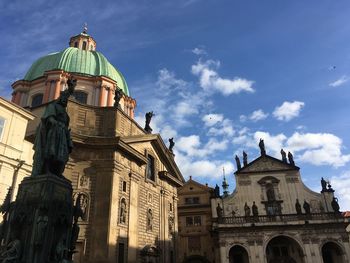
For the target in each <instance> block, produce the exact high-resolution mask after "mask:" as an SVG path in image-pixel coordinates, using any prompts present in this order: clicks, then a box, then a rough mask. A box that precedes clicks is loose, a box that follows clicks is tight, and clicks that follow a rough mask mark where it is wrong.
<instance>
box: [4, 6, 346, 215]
mask: <svg viewBox="0 0 350 263" xmlns="http://www.w3.org/2000/svg"><path fill="white" fill-rule="evenodd" d="M95 2H98V3H95ZM349 13H350V2H349V1H345V0H344V1H342V0H340V1H331V0H330V1H312V0H310V1H277V0H275V1H269V0H266V1H260V0H249V1H243V0H242V1H236V0H235V1H232V0H215V1H214V0H213V1H212V0H206V1H204V0H178V1H168V0H162V1H60V3H59V4H58V2H57V1H46V0H34V1H2V2H1V3H0V19H1V23H0V34H1V36H2V38H1V39H2V48H1V49H0V57H1V63H0V95H1V96H5V97H7V98H9V97H10V94H11V86H10V85H11V83H12V82H13V81H15V80H17V79H21V78H23V77H24V74H25V73H26V70H28V68H29V67H30V65H31V64H32V63H33V62H34V61H35V59H37V58H39V57H40V56H43V55H46V54H48V53H51V52H55V51H60V50H62V49H64V48H66V47H67V45H68V40H69V37H70V36H73V35H76V34H78V33H80V32H81V30H82V25H83V23H84V22H87V23H88V28H89V30H88V32H89V34H91V35H92V36H93V37H94V38H95V39H96V41H97V50H98V51H100V52H102V53H103V54H104V55H105V56H106V57H107V58H108V59H109V61H110V62H111V63H112V64H113V65H115V66H116V67H117V68H118V69H119V70H120V71H121V72H122V73H123V74H124V76H125V78H126V81H127V82H128V85H129V89H130V93H131V96H132V97H134V98H136V100H137V109H136V116H137V117H136V119H137V120H138V121H140V123H141V125H143V122H144V114H145V112H147V111H150V110H153V111H154V112H155V114H156V116H155V117H154V119H153V120H152V123H151V126H152V127H153V128H154V131H157V132H160V133H161V134H162V136H163V138H164V140H165V141H166V142H167V139H168V138H169V137H174V138H175V143H176V144H175V154H176V160H177V162H178V165H179V167H180V169H181V170H182V172H183V174H184V176H185V178H188V176H189V175H192V176H193V177H194V178H195V179H196V180H198V181H200V182H203V183H205V182H208V183H209V184H210V185H212V186H214V185H215V184H216V183H218V184H221V182H222V167H225V172H226V176H227V177H228V182H229V184H230V189H231V191H232V189H233V187H234V178H233V171H234V170H235V167H234V166H235V164H234V161H233V156H234V155H235V154H239V155H240V156H241V153H242V150H245V151H246V152H247V153H248V156H249V160H253V159H255V158H256V157H258V156H259V151H258V146H257V145H258V141H259V138H264V139H265V145H266V148H267V153H268V154H270V155H272V156H278V158H279V151H280V149H281V147H283V148H284V149H285V150H290V151H292V152H293V153H294V156H295V160H296V164H297V165H298V166H300V167H301V174H302V177H303V180H304V182H305V184H306V185H307V186H309V187H310V188H312V189H313V190H315V191H320V183H319V182H320V178H321V177H322V176H323V177H325V178H326V179H328V180H330V181H331V183H332V185H333V187H334V188H335V190H336V196H338V197H339V199H340V203H341V207H342V209H343V210H350V193H349V189H350V137H349V130H350V122H349V121H348V116H349V106H348V104H349V101H350V92H349V89H350V45H349V43H350V27H349V18H348V16H349Z"/></svg>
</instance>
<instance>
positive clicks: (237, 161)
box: [235, 155, 242, 170]
mask: <svg viewBox="0 0 350 263" xmlns="http://www.w3.org/2000/svg"><path fill="white" fill-rule="evenodd" d="M235 160H236V165H237V170H240V169H241V168H242V167H241V161H240V160H239V157H238V156H237V155H236V156H235Z"/></svg>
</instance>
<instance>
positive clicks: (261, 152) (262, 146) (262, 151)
mask: <svg viewBox="0 0 350 263" xmlns="http://www.w3.org/2000/svg"><path fill="white" fill-rule="evenodd" d="M259 148H260V154H261V156H264V155H266V150H265V143H264V140H263V139H260V142H259Z"/></svg>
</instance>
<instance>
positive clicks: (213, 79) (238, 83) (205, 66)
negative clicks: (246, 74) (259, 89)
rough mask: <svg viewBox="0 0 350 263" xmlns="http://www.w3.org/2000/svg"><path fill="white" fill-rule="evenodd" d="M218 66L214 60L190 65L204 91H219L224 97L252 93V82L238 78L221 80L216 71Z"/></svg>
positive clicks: (218, 63)
mask: <svg viewBox="0 0 350 263" xmlns="http://www.w3.org/2000/svg"><path fill="white" fill-rule="evenodd" d="M219 66H220V62H218V61H214V60H207V61H205V62H202V61H201V60H199V61H198V62H197V64H195V65H192V73H193V74H194V75H196V76H199V83H200V86H201V87H202V88H203V89H204V90H205V91H219V92H221V93H222V94H223V95H225V96H227V95H231V94H236V93H240V92H242V91H245V92H254V89H253V88H252V86H253V83H254V81H251V80H247V79H244V78H239V77H235V78H233V79H225V78H222V77H220V76H219V74H218V73H217V71H216V69H217V68H218V67H219Z"/></svg>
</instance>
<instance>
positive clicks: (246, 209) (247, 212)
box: [244, 203, 250, 216]
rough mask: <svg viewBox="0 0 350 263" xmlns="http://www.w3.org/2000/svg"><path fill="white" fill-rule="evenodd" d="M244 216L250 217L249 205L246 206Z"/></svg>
mask: <svg viewBox="0 0 350 263" xmlns="http://www.w3.org/2000/svg"><path fill="white" fill-rule="evenodd" d="M244 215H245V216H250V207H249V205H247V203H245V205H244Z"/></svg>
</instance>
